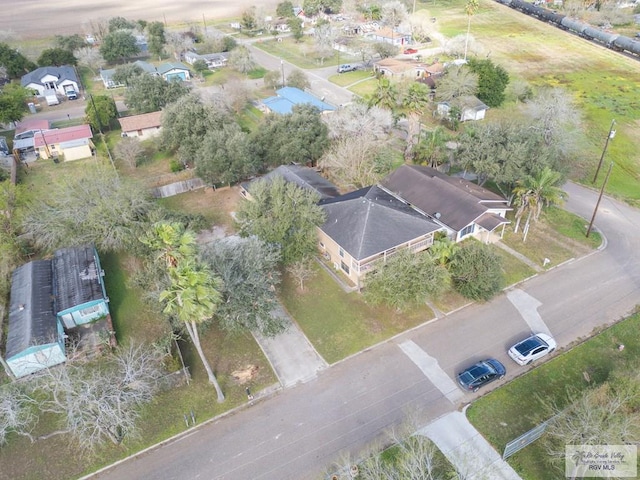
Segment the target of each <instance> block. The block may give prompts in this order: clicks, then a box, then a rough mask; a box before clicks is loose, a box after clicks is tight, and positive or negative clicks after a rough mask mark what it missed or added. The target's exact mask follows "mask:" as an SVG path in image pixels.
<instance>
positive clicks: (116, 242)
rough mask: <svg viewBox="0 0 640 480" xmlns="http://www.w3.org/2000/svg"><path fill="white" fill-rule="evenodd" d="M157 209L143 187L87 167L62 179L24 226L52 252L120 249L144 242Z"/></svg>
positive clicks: (33, 208)
mask: <svg viewBox="0 0 640 480" xmlns="http://www.w3.org/2000/svg"><path fill="white" fill-rule="evenodd" d="M152 208H153V203H152V202H151V199H150V198H149V196H148V193H147V190H146V189H145V188H143V187H142V186H140V185H138V184H136V183H133V182H131V181H129V180H125V179H122V178H119V177H118V175H117V174H116V172H114V171H113V170H112V169H111V168H107V167H103V166H99V167H98V166H96V167H88V166H87V168H85V169H83V170H82V171H80V172H78V173H77V174H76V175H71V176H65V177H62V178H61V179H59V180H58V182H57V183H56V184H54V185H52V186H51V188H50V190H49V194H48V195H47V196H46V198H44V199H40V200H38V201H36V202H34V203H33V204H32V205H31V206H30V207H29V210H28V213H27V215H26V217H25V219H24V220H23V222H22V228H23V231H24V233H25V236H26V239H28V240H30V241H31V242H33V243H34V244H35V245H36V246H38V247H40V248H42V249H44V250H46V251H51V250H54V249H56V248H61V247H70V246H77V245H84V244H86V243H93V244H95V245H96V246H97V247H98V249H100V250H102V251H117V250H123V249H125V248H128V247H130V246H132V245H136V244H137V243H138V237H139V236H140V235H141V234H142V233H143V232H144V231H146V229H147V228H148V215H149V213H150V212H151V210H152Z"/></svg>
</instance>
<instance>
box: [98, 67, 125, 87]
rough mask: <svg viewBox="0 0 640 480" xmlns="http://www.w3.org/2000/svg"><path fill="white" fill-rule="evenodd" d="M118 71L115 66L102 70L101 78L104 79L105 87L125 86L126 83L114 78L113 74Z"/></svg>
mask: <svg viewBox="0 0 640 480" xmlns="http://www.w3.org/2000/svg"><path fill="white" fill-rule="evenodd" d="M115 73H116V69H115V68H108V69H106V70H100V80H102V84H103V85H104V88H118V87H124V86H125V85H124V83H120V82H116V81H115V80H114V79H113V75H114V74H115Z"/></svg>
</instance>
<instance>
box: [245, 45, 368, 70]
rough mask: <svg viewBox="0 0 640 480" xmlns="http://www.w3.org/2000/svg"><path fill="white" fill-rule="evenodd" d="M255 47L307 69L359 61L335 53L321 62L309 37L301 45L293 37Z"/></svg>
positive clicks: (349, 56)
mask: <svg viewBox="0 0 640 480" xmlns="http://www.w3.org/2000/svg"><path fill="white" fill-rule="evenodd" d="M280 40H281V41H280ZM253 45H254V46H255V47H257V48H259V49H261V50H264V51H265V52H268V53H270V54H271V55H274V56H276V57H278V58H281V59H282V60H286V61H287V62H290V63H293V64H294V65H295V66H297V67H299V68H305V69H306V68H320V67H330V66H338V65H340V64H341V63H349V62H357V61H358V59H357V58H356V57H352V56H351V55H345V54H344V53H340V52H337V51H334V52H333V54H332V56H330V57H327V58H325V59H324V61H322V62H320V60H319V59H317V58H315V56H314V54H313V41H312V39H311V38H309V37H305V38H303V39H302V40H301V41H300V42H299V43H296V41H295V40H294V39H293V38H291V37H282V38H278V39H275V40H265V41H262V40H260V41H258V42H255V43H254V44H253Z"/></svg>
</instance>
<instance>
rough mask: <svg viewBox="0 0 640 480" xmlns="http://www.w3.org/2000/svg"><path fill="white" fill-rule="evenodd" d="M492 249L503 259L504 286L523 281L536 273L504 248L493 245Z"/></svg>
mask: <svg viewBox="0 0 640 480" xmlns="http://www.w3.org/2000/svg"><path fill="white" fill-rule="evenodd" d="M492 250H493V251H494V253H495V254H496V255H498V256H499V257H500V258H501V260H502V271H503V273H504V277H503V281H502V288H506V287H508V286H510V285H514V284H516V283H518V282H521V281H522V280H524V279H526V278H529V277H530V276H532V275H534V274H535V273H536V272H535V270H534V269H533V268H531V267H530V266H529V265H527V264H525V263H522V262H521V261H520V260H518V259H517V258H516V257H514V256H513V255H511V254H510V253H508V252H505V251H504V250H503V249H501V248H499V247H496V246H492Z"/></svg>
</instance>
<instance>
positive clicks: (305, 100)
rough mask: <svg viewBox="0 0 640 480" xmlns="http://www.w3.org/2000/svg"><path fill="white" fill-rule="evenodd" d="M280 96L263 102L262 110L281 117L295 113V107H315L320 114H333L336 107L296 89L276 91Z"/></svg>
mask: <svg viewBox="0 0 640 480" xmlns="http://www.w3.org/2000/svg"><path fill="white" fill-rule="evenodd" d="M276 93H277V94H278V95H277V96H275V97H269V98H267V99H265V100H263V101H262V105H261V107H262V109H263V110H264V111H266V112H273V113H277V114H280V115H286V114H287V113H291V112H292V111H293V107H294V105H305V104H308V105H313V106H314V107H316V108H317V109H318V110H320V113H326V112H332V111H334V110H335V107H333V106H332V105H329V104H328V103H325V102H324V98H322V99H319V98H317V97H315V96H313V95H311V94H310V93H307V92H305V91H303V90H300V89H299V88H295V87H283V88H281V89H279V90H276Z"/></svg>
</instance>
